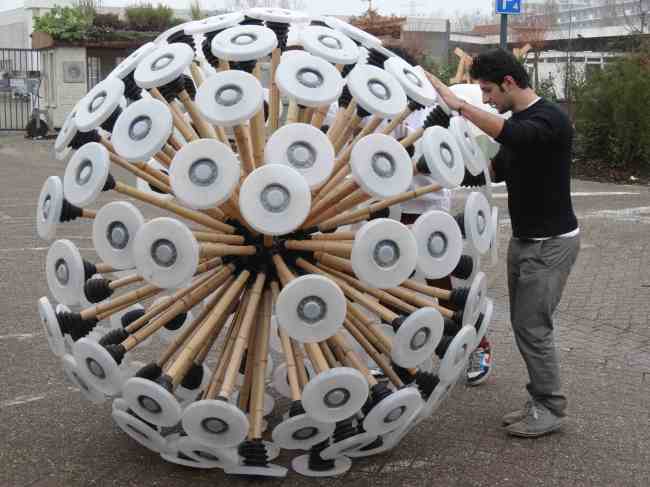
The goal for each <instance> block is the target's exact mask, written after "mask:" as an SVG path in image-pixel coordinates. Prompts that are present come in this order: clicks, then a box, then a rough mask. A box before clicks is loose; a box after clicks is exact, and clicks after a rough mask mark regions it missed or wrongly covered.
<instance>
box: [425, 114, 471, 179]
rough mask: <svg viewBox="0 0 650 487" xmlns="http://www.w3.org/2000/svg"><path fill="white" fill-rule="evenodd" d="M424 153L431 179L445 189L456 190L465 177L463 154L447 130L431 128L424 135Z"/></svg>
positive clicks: (437, 127)
mask: <svg viewBox="0 0 650 487" xmlns="http://www.w3.org/2000/svg"><path fill="white" fill-rule="evenodd" d="M422 153H423V155H424V160H425V161H426V163H427V167H428V168H429V172H430V173H431V177H432V178H433V179H435V180H436V181H437V182H438V183H439V184H440V185H441V186H443V187H445V188H449V189H452V188H455V187H456V186H458V185H459V184H460V183H461V182H462V181H463V178H464V177H465V165H464V163H463V157H462V152H461V150H460V147H459V145H458V142H457V140H456V138H455V137H454V136H453V135H452V133H451V132H450V131H449V130H447V129H446V128H443V127H440V126H435V127H429V128H427V129H426V130H425V131H424V134H422Z"/></svg>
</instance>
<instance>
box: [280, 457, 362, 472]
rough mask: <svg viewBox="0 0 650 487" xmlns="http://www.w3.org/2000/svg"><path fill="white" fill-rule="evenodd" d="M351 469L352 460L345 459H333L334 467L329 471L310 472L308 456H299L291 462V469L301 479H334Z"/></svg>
mask: <svg viewBox="0 0 650 487" xmlns="http://www.w3.org/2000/svg"><path fill="white" fill-rule="evenodd" d="M350 467H352V460H350V459H349V458H347V457H338V458H335V459H334V467H333V468H332V469H330V470H312V469H311V468H309V454H306V455H300V456H298V457H295V458H294V459H292V460H291V468H293V470H294V471H295V472H296V473H298V474H300V475H302V476H303V477H334V476H336V475H343V474H344V473H345V472H347V471H348V470H350Z"/></svg>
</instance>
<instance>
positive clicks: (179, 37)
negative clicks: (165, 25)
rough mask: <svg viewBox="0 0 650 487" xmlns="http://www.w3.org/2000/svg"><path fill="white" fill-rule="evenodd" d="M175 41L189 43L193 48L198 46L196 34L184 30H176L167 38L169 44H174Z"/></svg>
mask: <svg viewBox="0 0 650 487" xmlns="http://www.w3.org/2000/svg"><path fill="white" fill-rule="evenodd" d="M174 42H182V43H183V44H187V45H188V46H190V47H191V48H192V49H195V48H196V43H195V42H194V36H191V35H189V34H186V33H185V32H184V31H182V30H181V31H178V32H174V33H173V34H172V35H170V36H169V37H168V38H167V43H168V44H172V43H174Z"/></svg>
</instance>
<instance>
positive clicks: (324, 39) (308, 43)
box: [300, 25, 359, 64]
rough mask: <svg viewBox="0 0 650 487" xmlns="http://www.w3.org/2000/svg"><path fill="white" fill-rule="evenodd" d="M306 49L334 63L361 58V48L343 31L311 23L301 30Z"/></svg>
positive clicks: (354, 61) (353, 61)
mask: <svg viewBox="0 0 650 487" xmlns="http://www.w3.org/2000/svg"><path fill="white" fill-rule="evenodd" d="M300 40H301V41H302V45H303V47H304V48H305V51H307V52H309V53H310V54H313V55H314V56H318V57H321V58H323V59H325V60H326V61H328V62H330V63H332V64H352V63H356V62H357V59H358V58H359V48H358V47H357V45H356V44H355V43H354V41H353V40H352V39H350V38H349V37H348V36H346V35H345V34H343V33H342V32H339V31H336V30H334V29H330V28H328V27H323V26H320V25H311V26H309V27H305V28H304V29H303V30H302V31H300Z"/></svg>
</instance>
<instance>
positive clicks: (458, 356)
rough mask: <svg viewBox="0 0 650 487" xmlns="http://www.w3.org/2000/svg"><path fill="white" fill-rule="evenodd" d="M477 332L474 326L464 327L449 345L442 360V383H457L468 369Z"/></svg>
mask: <svg viewBox="0 0 650 487" xmlns="http://www.w3.org/2000/svg"><path fill="white" fill-rule="evenodd" d="M475 342H476V330H475V329H474V325H470V326H463V327H462V328H461V329H460V331H459V332H458V333H457V334H456V336H455V337H454V339H453V340H452V341H451V343H450V344H449V348H447V351H446V352H445V355H444V356H443V357H442V359H441V360H440V367H439V368H438V377H439V378H440V381H441V382H456V381H457V380H458V378H459V377H460V375H461V374H462V373H463V372H464V371H465V369H466V367H467V361H468V360H469V355H470V354H471V353H472V352H473V351H474V348H473V347H474V343H475Z"/></svg>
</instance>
